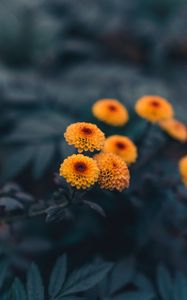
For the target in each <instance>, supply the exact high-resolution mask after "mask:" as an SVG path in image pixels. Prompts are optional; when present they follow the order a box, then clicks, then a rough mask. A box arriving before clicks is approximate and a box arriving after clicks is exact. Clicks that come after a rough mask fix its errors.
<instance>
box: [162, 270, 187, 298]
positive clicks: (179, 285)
mask: <svg viewBox="0 0 187 300" xmlns="http://www.w3.org/2000/svg"><path fill="white" fill-rule="evenodd" d="M167 299H169V298H167ZM173 299H174V300H186V299H187V277H186V275H185V274H183V273H180V272H177V274H176V277H175V284H174V290H173Z"/></svg>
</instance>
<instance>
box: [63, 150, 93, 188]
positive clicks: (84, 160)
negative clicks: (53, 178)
mask: <svg viewBox="0 0 187 300" xmlns="http://www.w3.org/2000/svg"><path fill="white" fill-rule="evenodd" d="M60 176H63V177H64V178H65V179H66V181H67V182H69V183H70V185H72V186H75V187H76V188H77V189H86V188H89V187H90V186H92V185H93V184H94V183H95V182H97V180H98V176H99V169H98V166H97V163H96V161H95V160H94V159H93V158H90V157H88V156H84V155H82V154H77V155H76V154H73V155H71V156H69V157H68V158H66V159H65V160H64V162H63V163H62V164H61V166H60Z"/></svg>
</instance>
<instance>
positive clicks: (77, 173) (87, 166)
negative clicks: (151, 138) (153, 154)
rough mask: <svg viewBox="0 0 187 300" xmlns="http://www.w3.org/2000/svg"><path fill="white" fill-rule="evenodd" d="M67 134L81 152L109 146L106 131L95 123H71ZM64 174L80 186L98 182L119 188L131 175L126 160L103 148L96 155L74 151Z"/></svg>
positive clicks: (65, 165)
mask: <svg viewBox="0 0 187 300" xmlns="http://www.w3.org/2000/svg"><path fill="white" fill-rule="evenodd" d="M64 137H65V139H66V141H67V143H68V144H70V145H74V146H75V148H77V149H78V152H83V151H90V152H93V151H94V150H97V151H99V150H103V151H105V150H106V144H105V136H104V133H103V132H102V131H101V130H100V129H99V128H98V127H97V126H96V125H95V124H91V123H85V122H78V123H74V124H71V125H70V126H68V128H67V129H66V132H65V134H64ZM129 144H130V141H129ZM131 146H132V145H131ZM106 152H107V151H106ZM111 152H112V150H111ZM60 176H63V177H64V178H65V179H66V181H67V182H68V183H69V184H70V185H71V186H74V187H76V188H77V189H87V188H89V187H91V186H93V185H94V184H95V183H96V182H98V183H99V185H100V187H101V188H105V189H110V190H113V189H116V190H118V191H122V190H123V189H125V188H127V187H128V186H129V179H130V175H129V170H128V167H127V164H126V162H125V160H124V159H122V158H121V157H120V156H118V155H116V154H114V153H108V152H107V153H105V152H101V153H99V154H96V155H94V156H93V157H89V156H86V155H83V154H73V155H71V156H69V157H67V158H66V159H65V160H64V161H63V163H62V164H61V166H60Z"/></svg>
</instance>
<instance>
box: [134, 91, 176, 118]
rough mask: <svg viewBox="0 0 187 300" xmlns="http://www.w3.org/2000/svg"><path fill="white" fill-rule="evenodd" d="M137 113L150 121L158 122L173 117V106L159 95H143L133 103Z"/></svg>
mask: <svg viewBox="0 0 187 300" xmlns="http://www.w3.org/2000/svg"><path fill="white" fill-rule="evenodd" d="M135 110H136V112H137V114H138V115H139V116H140V117H142V118H144V119H146V120H148V121H150V122H152V123H155V122H159V121H162V120H165V119H171V118H172V117H173V107H172V105H171V104H170V103H169V102H168V101H167V100H166V99H164V98H162V97H160V96H143V97H142V98H140V99H139V100H138V101H137V102H136V105H135Z"/></svg>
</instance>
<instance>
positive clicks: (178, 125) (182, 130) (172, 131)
mask: <svg viewBox="0 0 187 300" xmlns="http://www.w3.org/2000/svg"><path fill="white" fill-rule="evenodd" d="M159 125H160V127H161V128H162V129H163V130H164V131H165V132H167V133H168V134H169V135H170V136H171V137H173V138H174V139H176V140H179V141H180V142H186V141H187V127H186V125H184V124H183V123H182V122H179V121H177V120H176V119H168V120H164V121H162V122H160V123H159Z"/></svg>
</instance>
